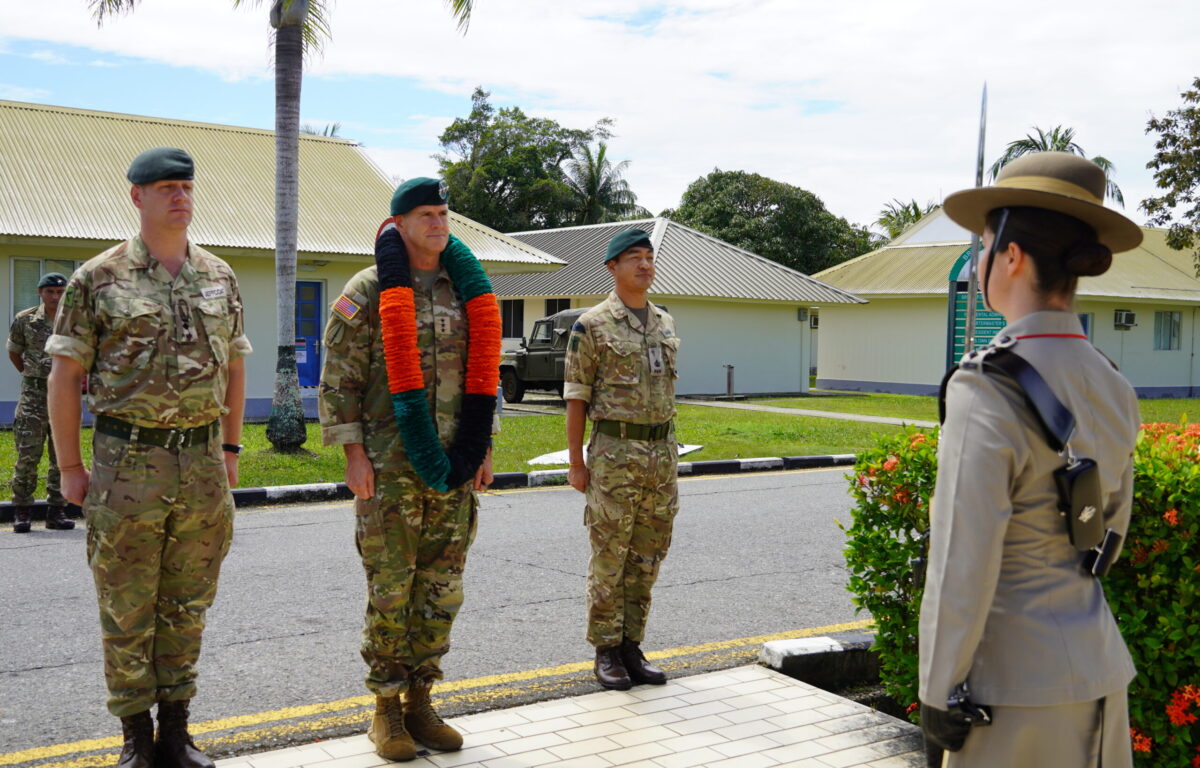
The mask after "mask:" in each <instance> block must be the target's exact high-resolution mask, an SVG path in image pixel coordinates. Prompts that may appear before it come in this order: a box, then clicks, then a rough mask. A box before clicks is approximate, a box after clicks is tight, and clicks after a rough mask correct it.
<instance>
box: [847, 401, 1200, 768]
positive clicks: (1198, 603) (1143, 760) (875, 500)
mask: <svg viewBox="0 0 1200 768" xmlns="http://www.w3.org/2000/svg"><path fill="white" fill-rule="evenodd" d="M936 443H937V433H936V431H933V432H930V433H924V432H919V431H915V430H909V431H908V432H907V433H905V434H904V435H899V436H889V437H885V438H883V439H882V440H880V441H879V443H878V444H877V445H876V447H875V448H873V449H871V450H869V451H865V452H863V453H861V454H859V458H858V462H857V463H856V464H855V467H854V474H853V475H848V476H847V477H848V479H849V480H850V485H851V494H852V495H853V496H854V499H855V501H856V505H855V508H854V510H853V511H852V512H851V524H850V527H849V528H848V529H847V530H846V534H847V537H848V543H847V545H846V564H847V566H848V567H849V569H850V572H851V577H850V591H851V592H853V593H854V603H855V605H857V606H858V608H859V610H864V609H865V610H867V611H869V612H870V613H871V615H872V617H873V618H874V619H875V624H876V633H877V634H876V641H875V644H876V649H877V650H878V651H879V654H880V667H881V672H880V674H881V677H882V682H883V684H884V686H885V688H886V689H887V692H888V694H889V695H891V696H892V697H893V698H894V699H895V700H896V701H897V702H900V703H902V704H911V705H912V708H911V709H910V717H912V718H913V719H914V720H915V719H916V713H915V711H914V710H915V704H916V701H917V625H918V617H919V613H920V603H921V593H922V584H921V583H920V582H919V579H918V570H919V566H920V562H921V559H922V558H923V557H924V555H925V545H924V537H925V534H926V531H927V530H928V511H929V502H930V498H931V497H932V495H933V489H934V482H935V478H936V474H937V462H936V455H935V451H936ZM1064 535H1065V534H1064ZM1198 536H1200V424H1191V425H1182V426H1181V425H1171V424H1147V425H1143V428H1142V432H1141V435H1140V436H1139V438H1138V444H1137V449H1136V453H1135V455H1134V501H1133V516H1132V520H1131V522H1130V526H1129V531H1128V534H1127V537H1126V545H1125V549H1124V551H1123V552H1122V555H1121V558H1120V560H1119V561H1118V562H1117V564H1116V565H1115V566H1114V568H1113V570H1112V572H1111V573H1110V574H1109V575H1108V576H1107V577H1106V578H1105V580H1104V589H1105V593H1106V595H1107V596H1108V601H1109V604H1110V605H1111V606H1112V609H1113V613H1114V614H1115V615H1116V617H1117V621H1118V622H1119V624H1120V627H1121V632H1122V634H1123V635H1124V637H1125V642H1126V643H1127V644H1128V646H1129V650H1130V653H1131V654H1132V656H1133V659H1134V663H1135V664H1136V665H1137V669H1138V676H1137V678H1136V679H1135V680H1134V681H1133V683H1132V685H1131V686H1130V688H1129V715H1130V724H1131V726H1132V728H1131V733H1132V736H1133V744H1134V755H1135V758H1136V762H1137V764H1138V765H1139V766H1156V767H1157V766H1171V767H1172V768H1175V767H1176V766H1186V765H1189V764H1190V765H1191V766H1193V768H1200V552H1198V548H1197V537H1198Z"/></svg>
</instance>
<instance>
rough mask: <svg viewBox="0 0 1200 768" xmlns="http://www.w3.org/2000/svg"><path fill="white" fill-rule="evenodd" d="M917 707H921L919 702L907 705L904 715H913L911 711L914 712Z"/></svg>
mask: <svg viewBox="0 0 1200 768" xmlns="http://www.w3.org/2000/svg"><path fill="white" fill-rule="evenodd" d="M919 706H921V702H919V701H914V702H913V703H912V704H909V705H908V706H907V707H905V709H904V714H906V715H911V714H912V713H913V710H915V709H916V708H917V707H919Z"/></svg>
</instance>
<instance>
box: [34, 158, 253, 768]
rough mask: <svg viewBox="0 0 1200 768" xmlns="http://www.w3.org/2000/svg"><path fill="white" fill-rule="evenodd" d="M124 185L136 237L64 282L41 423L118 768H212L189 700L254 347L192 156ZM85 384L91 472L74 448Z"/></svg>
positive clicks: (222, 537)
mask: <svg viewBox="0 0 1200 768" xmlns="http://www.w3.org/2000/svg"><path fill="white" fill-rule="evenodd" d="M127 176H128V178H129V181H130V182H131V183H132V185H133V186H132V187H131V189H130V197H131V198H132V201H133V204H134V206H135V207H137V209H138V213H139V216H140V219H141V229H140V233H139V234H138V235H137V236H135V237H134V238H132V239H131V240H127V241H125V242H123V243H120V244H119V245H117V246H115V247H113V248H111V249H109V250H107V251H105V252H104V253H102V254H100V255H99V256H97V257H95V258H93V259H91V260H90V261H88V262H87V263H86V264H84V265H83V266H82V267H80V268H79V269H78V270H77V271H76V272H75V274H74V275H73V276H72V278H71V281H70V284H69V285H68V286H67V290H66V294H65V295H64V296H63V300H62V311H60V312H59V315H58V320H57V321H56V322H55V325H54V335H53V336H51V337H50V340H49V342H47V344H46V351H47V352H49V353H50V354H51V355H53V357H54V362H53V366H52V368H51V371H50V381H49V401H50V422H51V426H52V427H53V430H54V437H55V442H56V445H57V447H58V452H59V456H60V458H61V460H62V465H61V466H60V471H61V472H62V486H63V488H62V490H63V495H64V496H66V497H67V499H68V500H70V501H73V502H75V503H77V504H80V505H82V506H83V512H84V517H85V518H86V519H87V527H88V535H87V555H88V562H89V564H90V565H91V567H92V574H93V576H94V578H95V582H96V595H97V598H98V602H99V606H100V629H101V634H102V637H103V645H104V676H105V680H106V682H107V684H108V692H109V699H108V709H109V711H110V712H112V713H113V714H114V715H116V716H117V717H120V718H121V725H122V730H123V732H124V738H125V744H124V748H123V749H122V751H121V757H120V760H119V762H118V766H120V768H154V766H157V768H212V766H213V762H212V761H211V760H209V759H208V757H207V756H206V755H205V754H204V753H203V752H201V751H200V750H199V749H197V748H196V745H195V744H194V742H193V741H192V738H191V736H190V735H189V734H188V727H187V720H188V703H189V701H190V700H191V698H192V697H193V695H194V694H195V692H196V661H197V659H198V658H199V656H200V637H201V634H202V632H203V631H204V614H205V611H206V610H207V609H208V608H209V606H211V605H212V602H213V599H214V598H215V597H216V593H217V575H218V573H219V571H220V567H221V561H222V560H223V559H224V557H225V553H226V552H227V551H228V549H229V543H230V538H231V537H232V534H233V494H232V493H231V492H230V490H229V489H230V487H231V486H233V485H236V484H237V466H238V463H237V460H238V454H239V452H240V451H241V446H240V445H238V441H239V440H240V438H241V434H242V411H243V408H244V405H245V394H246V373H245V355H247V354H249V353H250V343H249V341H247V339H246V336H245V334H244V332H243V328H242V302H241V296H240V294H239V293H238V285H237V279H236V278H235V277H234V274H233V270H231V269H230V268H229V265H228V264H226V263H225V262H224V261H222V260H220V259H218V258H217V257H216V256H213V255H212V254H210V253H208V252H207V251H205V250H203V249H201V248H199V247H197V246H195V245H193V244H192V243H191V242H189V240H188V234H187V230H188V225H189V224H190V223H191V220H192V179H193V177H194V167H193V164H192V158H191V157H190V156H189V155H188V154H187V153H186V152H184V151H183V150H181V149H173V148H169V147H158V148H156V149H150V150H147V151H145V152H143V153H142V154H140V155H138V156H137V157H136V158H134V160H133V163H132V164H131V165H130V166H129V171H128V173H127ZM85 374H87V375H88V377H89V378H88V385H89V392H88V398H89V399H88V406H89V409H90V410H91V412H92V413H93V414H94V415H95V435H94V439H93V444H92V458H93V463H92V470H91V472H90V473H89V472H88V470H87V469H86V468H85V467H84V466H83V461H82V459H81V457H80V450H79V428H80V416H81V406H80V398H79V389H80V383H81V382H82V380H83V377H84V375H85ZM156 703H157V704H158V737H157V739H155V735H154V723H153V722H152V721H151V719H150V708H151V707H153V706H154V705H155V704H156Z"/></svg>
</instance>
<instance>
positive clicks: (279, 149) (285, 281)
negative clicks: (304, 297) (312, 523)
mask: <svg viewBox="0 0 1200 768" xmlns="http://www.w3.org/2000/svg"><path fill="white" fill-rule="evenodd" d="M302 32H303V29H302V26H301V25H300V24H283V25H281V26H279V27H278V28H277V30H276V38H275V289H276V291H277V292H278V303H277V304H276V310H275V312H276V318H275V319H276V323H277V329H278V331H277V332H278V335H277V337H276V338H277V344H278V345H279V346H278V347H277V349H276V354H277V357H276V363H275V394H274V397H273V398H272V399H271V417H270V420H269V421H268V422H267V439H268V440H270V441H271V445H273V446H274V447H275V449H276V450H278V451H288V452H290V451H296V450H298V449H299V448H300V446H302V445H303V444H304V441H305V438H306V435H305V430H304V406H303V404H302V403H301V401H300V378H299V376H298V375H297V373H296V346H295V339H296V232H297V229H298V227H299V208H300V81H301V78H302V76H303V74H304V41H303V36H302Z"/></svg>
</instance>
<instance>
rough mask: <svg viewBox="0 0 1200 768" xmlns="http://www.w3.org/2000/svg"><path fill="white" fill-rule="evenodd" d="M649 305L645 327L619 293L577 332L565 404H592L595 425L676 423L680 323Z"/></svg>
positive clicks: (571, 346) (591, 312) (566, 377)
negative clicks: (605, 422) (601, 422)
mask: <svg viewBox="0 0 1200 768" xmlns="http://www.w3.org/2000/svg"><path fill="white" fill-rule="evenodd" d="M646 306H647V307H649V308H650V311H649V312H648V313H647V315H646V326H645V327H642V323H641V321H640V320H638V318H637V316H636V315H634V314H633V313H632V312H630V311H629V310H628V309H627V308H626V307H625V304H624V303H622V301H621V299H620V297H618V296H617V294H616V292H615V291H614V292H613V293H610V294H609V295H608V298H607V299H605V300H604V301H602V302H601V303H599V304H597V305H596V306H595V307H592V308H591V309H590V310H588V311H587V312H585V313H583V315H581V316H580V318H579V320H577V321H576V322H575V325H574V327H573V328H571V340H570V342H569V343H568V344H567V358H566V367H565V372H564V385H563V399H564V400H584V401H586V402H587V403H588V418H589V419H591V420H592V421H599V420H613V421H626V422H629V423H631V424H662V423H664V422H667V421H670V420H671V419H673V418H675V379H677V378H679V373H678V370H677V367H676V356H677V355H678V354H679V337H678V336H676V335H675V321H674V320H673V319H672V318H671V316H670V315H669V314H667V312H666V310H664V309H663V308H662V307H658V306H655V305H654V304H651V303H647V304H646ZM656 361H657V362H656Z"/></svg>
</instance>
